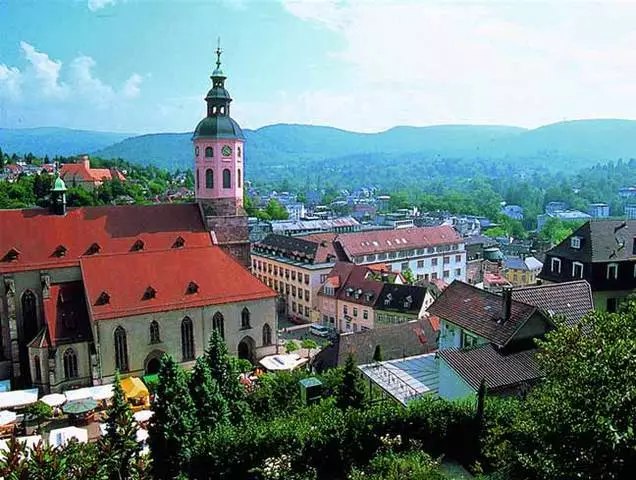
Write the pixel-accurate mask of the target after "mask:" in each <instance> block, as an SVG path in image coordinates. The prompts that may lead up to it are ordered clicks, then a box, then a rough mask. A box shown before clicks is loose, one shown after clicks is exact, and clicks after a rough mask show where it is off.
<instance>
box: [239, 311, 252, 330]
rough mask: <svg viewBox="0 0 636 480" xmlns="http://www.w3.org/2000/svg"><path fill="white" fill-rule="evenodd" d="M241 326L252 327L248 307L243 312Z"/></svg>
mask: <svg viewBox="0 0 636 480" xmlns="http://www.w3.org/2000/svg"><path fill="white" fill-rule="evenodd" d="M241 328H252V327H250V311H249V310H248V308H247V307H245V308H244V309H243V311H242V312H241Z"/></svg>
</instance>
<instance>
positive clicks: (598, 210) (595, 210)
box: [587, 203, 610, 218]
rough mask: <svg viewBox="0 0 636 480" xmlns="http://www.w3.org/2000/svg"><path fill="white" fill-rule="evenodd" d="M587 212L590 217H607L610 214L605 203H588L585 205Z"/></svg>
mask: <svg viewBox="0 0 636 480" xmlns="http://www.w3.org/2000/svg"><path fill="white" fill-rule="evenodd" d="M587 213H589V214H590V215H591V216H592V218H607V217H609V216H610V208H609V205H608V204H607V203H590V204H589V205H588V206H587Z"/></svg>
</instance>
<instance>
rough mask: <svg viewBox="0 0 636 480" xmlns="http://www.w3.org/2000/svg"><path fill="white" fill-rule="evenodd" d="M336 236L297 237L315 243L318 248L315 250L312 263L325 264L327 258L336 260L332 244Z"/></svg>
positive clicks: (314, 234)
mask: <svg viewBox="0 0 636 480" xmlns="http://www.w3.org/2000/svg"><path fill="white" fill-rule="evenodd" d="M337 236H338V234H337V233H310V234H309V235H299V236H298V238H302V239H303V240H309V241H310V242H315V243H317V244H318V248H317V249H316V253H315V256H314V262H315V263H325V262H328V261H329V260H328V259H329V258H334V259H335V258H338V255H337V253H336V251H335V249H334V246H333V242H334V240H335V239H336V237H337ZM332 261H333V260H332Z"/></svg>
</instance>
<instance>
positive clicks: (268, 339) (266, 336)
mask: <svg viewBox="0 0 636 480" xmlns="http://www.w3.org/2000/svg"><path fill="white" fill-rule="evenodd" d="M271 344H272V329H271V328H270V326H269V324H267V323H266V324H265V325H263V345H271Z"/></svg>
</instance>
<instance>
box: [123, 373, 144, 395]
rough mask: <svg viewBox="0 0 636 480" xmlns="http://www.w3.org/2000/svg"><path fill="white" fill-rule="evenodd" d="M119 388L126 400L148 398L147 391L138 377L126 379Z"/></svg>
mask: <svg viewBox="0 0 636 480" xmlns="http://www.w3.org/2000/svg"><path fill="white" fill-rule="evenodd" d="M121 388H122V390H123V391H124V395H126V398H134V399H142V398H144V397H148V389H147V388H146V385H144V382H142V381H141V379H140V378H139V377H128V378H124V379H123V380H122V381H121Z"/></svg>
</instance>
